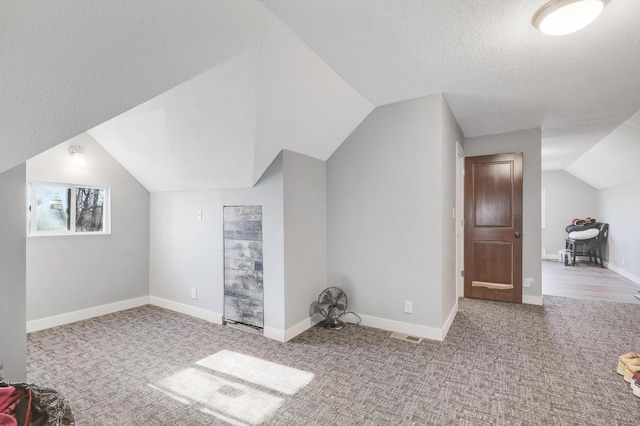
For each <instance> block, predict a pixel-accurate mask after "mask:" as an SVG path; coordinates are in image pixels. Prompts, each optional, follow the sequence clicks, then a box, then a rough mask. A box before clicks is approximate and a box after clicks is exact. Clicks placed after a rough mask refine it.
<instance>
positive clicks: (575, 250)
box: [564, 222, 609, 268]
mask: <svg viewBox="0 0 640 426" xmlns="http://www.w3.org/2000/svg"><path fill="white" fill-rule="evenodd" d="M594 228H596V229H598V234H597V235H596V236H594V237H592V238H588V239H579V238H569V237H567V239H566V242H565V248H566V249H567V250H568V251H569V252H570V253H571V265H572V266H575V265H576V257H577V256H589V261H590V262H593V261H595V263H596V265H597V264H598V259H600V267H602V268H604V263H603V261H602V253H603V251H604V245H605V243H606V241H607V236H608V235H609V224H608V223H601V222H596V223H592V224H589V225H569V226H567V227H566V228H565V231H567V234H571V233H572V232H576V231H586V230H587V229H594ZM564 264H565V265H568V264H569V259H568V256H567V257H565V258H564Z"/></svg>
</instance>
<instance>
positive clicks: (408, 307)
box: [404, 300, 413, 314]
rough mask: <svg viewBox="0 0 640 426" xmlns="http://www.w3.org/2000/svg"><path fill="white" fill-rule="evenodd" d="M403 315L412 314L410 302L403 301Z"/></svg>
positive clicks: (411, 303)
mask: <svg viewBox="0 0 640 426" xmlns="http://www.w3.org/2000/svg"><path fill="white" fill-rule="evenodd" d="M404 313H405V314H412V313H413V302H412V301H411V300H405V301H404Z"/></svg>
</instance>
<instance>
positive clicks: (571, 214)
mask: <svg viewBox="0 0 640 426" xmlns="http://www.w3.org/2000/svg"><path fill="white" fill-rule="evenodd" d="M542 189H544V190H545V196H546V200H547V201H546V205H547V208H546V229H543V230H542V249H543V252H544V249H546V253H547V256H548V257H554V258H555V259H557V256H558V250H561V249H564V241H565V238H566V237H567V233H566V231H565V230H564V229H565V228H566V227H567V225H569V224H571V221H572V220H573V219H576V218H581V219H584V218H585V217H588V216H589V217H595V218H598V216H597V214H596V211H597V206H596V189H595V188H594V187H592V186H591V185H589V184H587V183H585V182H583V181H581V180H580V179H578V178H576V177H575V176H573V175H571V174H569V173H567V172H565V171H564V170H555V171H550V172H542ZM598 219H599V218H598Z"/></svg>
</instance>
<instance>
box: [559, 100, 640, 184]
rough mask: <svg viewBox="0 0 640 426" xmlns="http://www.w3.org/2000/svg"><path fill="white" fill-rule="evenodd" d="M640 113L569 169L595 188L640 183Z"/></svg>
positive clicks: (568, 169)
mask: <svg viewBox="0 0 640 426" xmlns="http://www.w3.org/2000/svg"><path fill="white" fill-rule="evenodd" d="M639 161H640V111H639V112H637V113H636V114H634V115H633V116H632V117H631V118H629V119H628V120H627V121H625V122H624V123H623V124H621V125H620V126H619V127H618V128H616V129H615V130H614V131H613V132H611V133H610V134H609V135H607V136H606V137H605V138H604V139H603V140H602V141H601V142H600V143H598V144H597V145H595V146H594V147H593V148H591V149H590V150H589V151H587V152H586V153H584V154H583V155H582V156H581V157H580V158H578V159H577V160H576V161H574V162H573V163H571V165H569V167H567V169H566V170H567V171H568V172H569V173H571V174H572V175H574V176H575V177H577V178H578V179H580V180H583V181H584V182H586V183H588V184H589V185H591V186H593V187H594V188H597V189H601V188H606V187H608V186H613V185H619V184H622V183H627V182H632V181H640V163H639Z"/></svg>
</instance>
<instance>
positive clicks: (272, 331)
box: [262, 327, 287, 343]
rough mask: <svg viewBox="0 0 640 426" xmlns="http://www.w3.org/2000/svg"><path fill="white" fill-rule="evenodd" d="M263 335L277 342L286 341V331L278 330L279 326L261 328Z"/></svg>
mask: <svg viewBox="0 0 640 426" xmlns="http://www.w3.org/2000/svg"><path fill="white" fill-rule="evenodd" d="M262 333H263V336H264V337H266V338H267V339H271V340H275V341H277V342H282V343H284V342H286V341H287V340H286V335H287V332H286V331H285V330H280V329H279V328H273V327H264V328H263V329H262Z"/></svg>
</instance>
